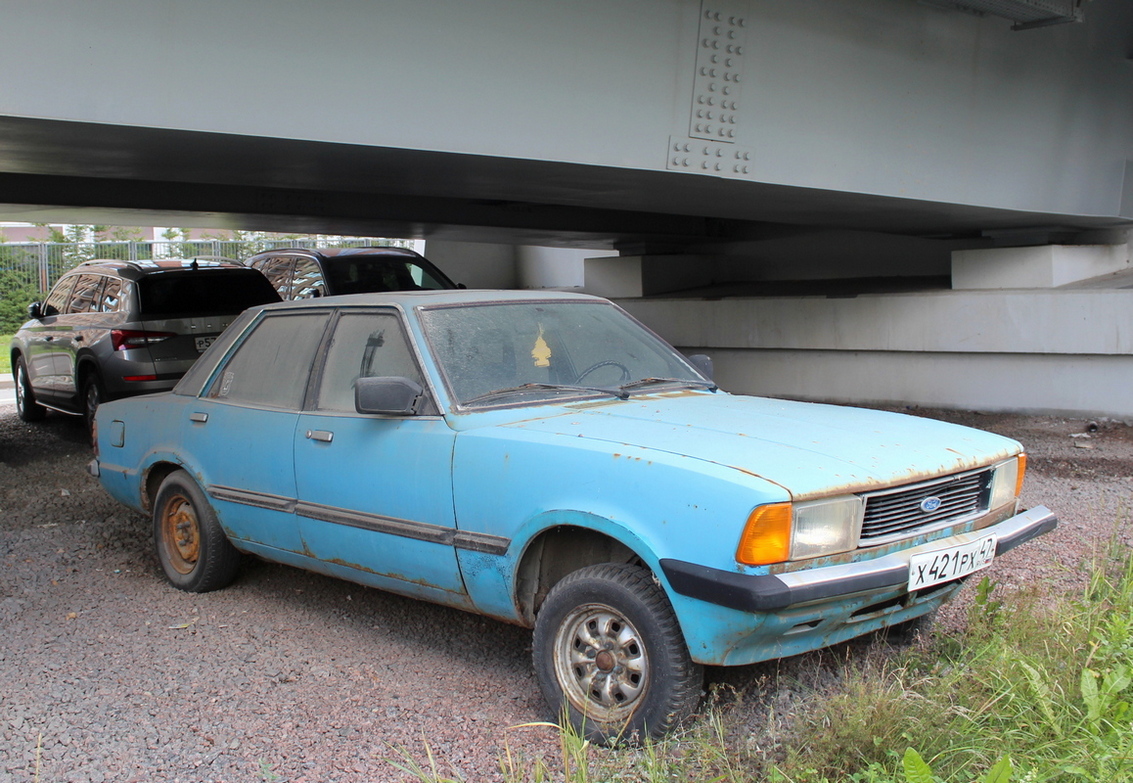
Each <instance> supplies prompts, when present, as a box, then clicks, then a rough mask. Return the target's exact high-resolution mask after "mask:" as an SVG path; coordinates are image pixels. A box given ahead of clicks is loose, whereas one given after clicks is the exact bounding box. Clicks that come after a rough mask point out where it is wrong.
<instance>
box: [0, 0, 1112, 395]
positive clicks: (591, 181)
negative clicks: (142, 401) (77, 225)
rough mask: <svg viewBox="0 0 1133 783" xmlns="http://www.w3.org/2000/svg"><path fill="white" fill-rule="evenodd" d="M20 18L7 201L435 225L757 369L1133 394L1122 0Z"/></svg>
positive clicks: (0, 198) (396, 5)
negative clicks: (1132, 384)
mask: <svg viewBox="0 0 1133 783" xmlns="http://www.w3.org/2000/svg"><path fill="white" fill-rule="evenodd" d="M0 21H2V22H3V24H0V67H2V69H3V73H4V74H5V76H6V78H5V82H4V86H3V88H2V89H0V96H2V97H0V219H5V220H25V221H29V220H30V221H55V222H58V221H71V222H97V223H111V224H137V223H156V224H159V225H186V226H194V225H195V226H230V227H239V228H256V229H268V230H285V231H304V232H308V231H309V232H316V231H317V232H326V233H349V234H361V235H394V236H406V237H416V238H424V239H426V240H428V241H429V253H430V255H431V256H432V257H433V258H434V259H435V260H437V261H438V262H439V263H442V264H444V265H445V266H446V267H447V268H448V269H449V270H450V271H451V272H452V273H453V274H454V276H456V277H457V278H463V279H465V280H466V282H469V283H471V284H474V285H478V284H485V285H528V286H533V287H537V286H541V285H559V286H562V285H569V286H585V287H586V288H588V289H591V290H595V291H596V292H599V293H604V294H607V295H613V296H616V297H619V298H621V299H622V300H623V303H624V304H626V306H627V307H629V308H630V309H633V310H635V311H637V312H639V314H640V315H641V316H642V317H644V318H645V319H646V320H648V321H649V322H650V323H651V324H652V325H654V326H655V327H656V328H658V329H659V331H661V332H662V333H665V334H666V336H668V337H669V338H670V339H672V340H674V341H675V342H677V343H678V344H681V345H683V346H686V347H690V348H696V349H697V350H702V349H708V350H712V351H713V352H715V353H717V354H718V355H719V356H720V358H721V361H720V363H719V369H720V374H721V379H722V380H723V381H724V382H725V383H726V384H727V385H729V386H731V387H732V388H735V389H738V390H742V391H751V392H756V393H774V394H785V395H791V396H799V397H811V398H826V399H839V400H859V401H909V402H919V403H923V404H937V405H956V406H967V405H970V406H974V407H985V408H1019V407H1022V408H1030V409H1045V410H1062V411H1068V412H1082V413H1090V414H1097V413H1108V414H1111V415H1120V416H1129V417H1133V402H1131V401H1130V400H1129V399H1128V395H1127V394H1125V393H1124V388H1127V386H1128V379H1129V377H1130V372H1131V370H1133V323H1131V320H1130V319H1131V318H1133V316H1131V315H1130V313H1133V308H1131V307H1130V306H1129V305H1130V304H1133V300H1131V299H1130V298H1129V297H1131V296H1133V289H1124V288H1122V286H1124V285H1126V283H1125V280H1126V278H1125V274H1126V272H1127V271H1128V270H1129V268H1130V259H1129V249H1128V248H1129V241H1128V232H1129V230H1130V227H1131V226H1133V62H1131V60H1130V57H1133V6H1131V5H1130V4H1129V3H1128V2H1126V1H1125V0H1092V2H1082V1H1081V0H996V1H995V2H983V0H964V1H961V0H931V2H930V1H929V0H856V2H854V3H846V2H843V1H842V0H801V1H796V2H790V3H783V2H772V1H771V0H616V1H615V2H609V0H605V1H603V2H599V1H598V0H577V1H576V2H571V3H562V2H557V3H556V2H547V1H546V0H525V1H522V2H521V1H520V0H477V1H476V2H469V1H468V0H465V1H464V2H457V1H456V0H430V1H429V2H420V0H418V1H414V0H384V1H383V2H361V0H324V2H321V3H317V4H316V3H299V2H278V0H241V2H239V3H232V2H229V1H225V2H221V1H220V0H197V2H194V3H176V2H172V0H164V1H159V2H153V0H150V1H149V2H145V1H143V0H106V1H105V2H101V3H98V4H91V3H85V2H80V0H10V2H8V3H7V4H5V7H4V8H3V9H2V10H0ZM1014 28H1021V29H1014ZM587 259H589V260H587ZM1068 287H1069V288H1068ZM850 295H854V296H855V297H856V298H855V299H853V300H846V299H845V298H844V297H847V296H850ZM830 296H834V297H839V298H828V297H830ZM721 297H723V298H724V299H725V300H726V304H721V303H720V302H719V301H718V300H719V299H720V298H721ZM769 314H775V315H774V317H772V316H770V315H769ZM692 324H695V328H691V326H690V325H692ZM681 325H683V326H681ZM957 327H963V328H957ZM945 367H947V368H948V370H947V383H942V382H940V381H941V379H940V378H936V376H937V374H938V371H939V370H941V369H942V368H945ZM1068 367H1073V370H1074V372H1073V373H1068V372H1063V371H1062V370H1064V369H1065V368H1068ZM1024 388H1025V389H1026V390H1027V391H1026V393H1025V394H1021V393H1020V390H1021V389H1024Z"/></svg>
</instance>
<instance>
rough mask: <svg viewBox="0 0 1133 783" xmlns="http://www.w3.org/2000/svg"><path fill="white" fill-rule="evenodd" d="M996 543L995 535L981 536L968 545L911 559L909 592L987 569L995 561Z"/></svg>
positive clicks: (939, 550) (940, 550) (915, 556)
mask: <svg viewBox="0 0 1133 783" xmlns="http://www.w3.org/2000/svg"><path fill="white" fill-rule="evenodd" d="M996 541H997V539H996V537H995V536H994V535H990V536H984V537H983V538H981V539H979V540H978V541H973V542H972V543H970V544H960V545H959V546H953V547H949V548H948V549H938V550H936V551H935V552H927V553H925V554H923V555H914V556H913V557H912V558H910V560H909V590H910V591H913V590H922V589H924V588H926V587H932V586H933V585H938V584H940V583H941V582H948V581H950V580H952V579H959V578H960V577H962V576H967V575H968V574H971V573H974V572H975V571H979V570H980V569H981V568H986V567H987V566H989V565H991V561H992V558H994V557H995V544H996Z"/></svg>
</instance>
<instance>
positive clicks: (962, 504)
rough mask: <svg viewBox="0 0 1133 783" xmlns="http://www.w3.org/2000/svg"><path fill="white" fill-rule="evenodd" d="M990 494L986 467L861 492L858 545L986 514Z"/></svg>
mask: <svg viewBox="0 0 1133 783" xmlns="http://www.w3.org/2000/svg"><path fill="white" fill-rule="evenodd" d="M990 493H991V470H990V469H988V468H985V469H983V470H978V471H972V472H970V473H960V474H957V475H954V476H945V477H944V478H939V479H933V480H932V481H924V482H920V483H918V484H911V485H909V484H907V485H905V486H902V487H894V488H893V489H886V490H881V491H878V492H868V493H864V494H863V495H862V497H863V498H865V502H866V504H865V519H864V521H863V523H862V534H861V539H860V541H859V545H860V546H872V545H875V544H881V543H885V542H887V541H891V540H895V539H898V538H904V537H907V536H909V535H912V534H915V533H920V532H923V531H927V530H931V529H936V528H942V527H948V526H950V525H954V524H956V523H958V522H962V521H964V520H965V519H968V518H970V517H974V516H976V515H978V514H981V513H983V512H985V511H987V507H988V502H989V499H990ZM930 499H931V500H930ZM937 501H939V503H938V502H937ZM934 506H935V508H934Z"/></svg>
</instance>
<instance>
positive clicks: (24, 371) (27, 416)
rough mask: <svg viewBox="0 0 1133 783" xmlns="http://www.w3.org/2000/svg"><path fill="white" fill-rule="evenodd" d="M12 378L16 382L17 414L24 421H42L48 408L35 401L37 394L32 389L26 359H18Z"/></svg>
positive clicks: (18, 357) (13, 367) (19, 357)
mask: <svg viewBox="0 0 1133 783" xmlns="http://www.w3.org/2000/svg"><path fill="white" fill-rule="evenodd" d="M12 377H13V378H15V381H16V413H18V414H19V417H20V419H21V420H23V421H41V420H42V419H43V417H44V416H46V415H47V408H44V407H43V406H42V405H40V404H39V403H38V402H36V401H35V392H34V391H33V390H32V388H31V380H30V379H29V378H28V368H27V365H26V364H24V357H22V356H17V357H16V362H15V364H14V365H13V366H12Z"/></svg>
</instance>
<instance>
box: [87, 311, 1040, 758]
mask: <svg viewBox="0 0 1133 783" xmlns="http://www.w3.org/2000/svg"><path fill="white" fill-rule="evenodd" d="M710 364H711V363H710V361H709V360H708V359H707V357H703V356H697V357H685V356H684V355H682V354H681V353H679V352H678V351H676V350H675V349H674V348H672V347H671V346H670V345H668V344H667V343H665V342H664V341H663V340H662V339H660V338H659V337H658V336H657V335H655V334H654V333H653V332H652V331H650V330H649V329H647V328H646V327H645V326H643V325H642V324H641V323H639V322H638V321H636V320H635V319H634V318H632V317H631V316H630V315H628V314H627V313H626V312H625V311H624V310H622V309H621V308H619V307H618V306H616V305H615V304H613V303H611V302H609V301H607V300H604V299H600V298H597V297H592V296H586V295H582V294H573V293H560V292H505V291H465V290H457V291H420V292H402V293H388V294H373V295H357V296H343V297H326V298H321V299H309V300H300V301H296V302H287V303H281V304H272V305H266V306H261V307H257V308H253V309H251V310H248V311H245V312H244V313H243V314H242V315H241V316H240V317H239V318H238V319H237V320H236V321H235V322H234V323H233V324H232V325H231V326H230V327H229V329H227V330H226V331H225V332H224V333H223V334H222V335H221V336H220V337H219V338H218V339H217V340H216V342H215V343H214V344H213V345H212V346H211V347H210V348H209V349H208V350H207V351H206V352H205V353H204V355H203V356H202V357H201V359H200V360H199V361H198V362H197V363H196V364H195V365H194V366H193V367H192V369H191V370H190V371H189V372H188V373H187V374H186V375H185V376H184V378H182V380H181V381H180V382H179V383H178V385H177V386H176V388H174V389H173V390H172V391H171V392H165V393H161V394H153V395H146V396H142V397H136V398H132V399H129V400H121V401H115V402H109V403H106V404H104V405H102V406H101V407H100V408H99V409H98V415H97V419H96V428H97V437H96V456H95V459H94V461H93V462H92V463H91V468H90V469H91V472H92V473H93V474H95V475H97V476H98V477H99V479H100V481H101V483H102V485H103V486H104V487H105V488H106V490H107V491H109V492H110V494H111V495H113V496H114V497H115V498H117V499H118V500H119V501H121V502H122V503H125V504H126V505H128V506H130V507H132V508H135V509H138V510H140V511H142V512H144V513H146V514H148V515H150V516H151V517H152V523H153V536H154V541H155V546H156V550H157V556H158V559H159V561H160V564H161V567H162V569H163V571H164V574H165V576H166V577H167V578H168V580H169V581H170V582H171V583H172V584H173V585H174V586H175V587H177V588H180V589H182V590H187V591H198V592H200V591H209V590H216V589H219V588H222V587H225V586H227V585H229V584H230V583H232V582H233V581H234V580H235V579H236V577H237V575H238V570H239V566H240V562H241V559H242V558H243V557H246V556H249V555H251V556H258V557H261V558H266V559H267V560H271V561H275V562H278V563H284V564H288V565H291V566H294V567H297V568H302V569H308V570H312V571H316V572H320V573H323V574H328V575H331V576H334V577H340V578H344V579H348V580H351V581H353V582H357V583H360V584H363V585H368V586H370V587H374V588H379V589H382V590H389V591H393V592H396V593H400V594H403V595H407V596H413V597H416V598H420V599H425V600H428V601H434V602H437V603H440V604H445V605H447V606H451V607H456V608H459V609H463V610H466V611H469V612H475V613H479V614H482V615H486V616H490V617H494V618H498V619H499V620H502V621H505V622H510V623H516V624H519V625H521V626H525V627H530V628H532V629H533V634H534V642H533V658H534V668H535V672H536V676H537V680H538V682H539V686H540V688H541V690H542V692H543V695H544V697H545V699H546V701H547V703H548V705H549V711H550V712H551V713H553V714H555V715H560V714H561V715H563V716H565V719H566V720H568V721H569V722H570V723H571V724H573V725H574V726H575V727H576V728H577V729H578V730H579V731H581V732H583V733H584V734H585V735H586V736H588V737H590V738H592V739H594V740H596V741H603V742H615V741H618V740H620V739H624V738H631V739H632V738H644V737H657V736H660V735H662V734H664V733H665V732H667V731H669V730H670V729H671V728H672V727H673V726H675V725H676V724H677V723H679V722H680V721H681V720H683V719H685V718H686V717H688V716H690V715H691V714H692V713H694V712H695V710H696V707H697V705H698V702H699V699H700V697H701V694H702V689H703V677H704V667H705V666H733V665H742V664H750V663H753V662H757V661H764V660H768V659H773V658H779V657H784V656H789V655H795V654H798V653H803V652H806V651H809V650H814V649H817V648H821V647H825V646H828V645H832V644H836V643H838V642H841V641H844V640H847V639H850V638H853V637H857V636H860V635H862V634H866V633H870V632H873V631H878V630H880V629H886V628H889V629H901V628H907V627H908V626H909V625H910V624H914V623H916V622H917V621H918V619H919V618H922V617H924V616H926V615H929V614H930V613H932V612H933V611H934V610H935V609H936V608H937V607H939V606H940V605H941V604H942V603H943V602H945V601H947V600H948V599H950V598H951V597H952V596H954V595H955V594H956V592H957V590H958V589H959V587H960V585H961V583H962V582H963V581H964V580H965V579H966V578H968V577H969V576H971V575H972V574H975V573H977V572H979V570H980V569H982V568H984V567H986V566H987V565H988V564H990V563H991V562H993V561H994V559H995V558H998V557H1000V556H1002V555H1004V553H1006V552H1007V551H1008V550H1010V549H1012V548H1013V547H1015V546H1018V545H1020V544H1023V543H1024V542H1026V541H1028V540H1030V539H1032V538H1034V537H1036V536H1038V535H1041V534H1043V533H1045V532H1047V531H1049V530H1051V529H1053V528H1054V527H1055V526H1056V525H1057V524H1058V522H1057V519H1056V517H1055V516H1054V515H1053V514H1052V512H1051V511H1049V510H1048V509H1047V508H1045V507H1041V506H1040V507H1036V508H1032V509H1030V510H1023V509H1022V508H1020V501H1019V494H1020V488H1021V486H1022V482H1023V475H1024V470H1025V466H1026V458H1025V455H1024V454H1023V451H1022V448H1021V447H1020V445H1019V444H1018V443H1016V442H1015V441H1012V440H1009V439H1006V438H1003V437H1000V436H997V435H993V434H990V433H986V432H982V431H978V430H973V429H968V428H964V427H959V426H955V425H952V424H947V423H943V422H939V421H933V420H928V419H924V418H918V417H912V416H907V415H900V414H895V413H889V412H883V411H875V410H862V409H855V408H849V407H840V406H832V405H822V404H813V403H801V402H792V401H786V400H779V399H765V398H758V397H751V396H742V395H734V394H729V393H727V392H725V391H723V390H721V389H720V388H718V387H717V385H716V383H715V382H714V381H713V380H712V373H711V369H710Z"/></svg>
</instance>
